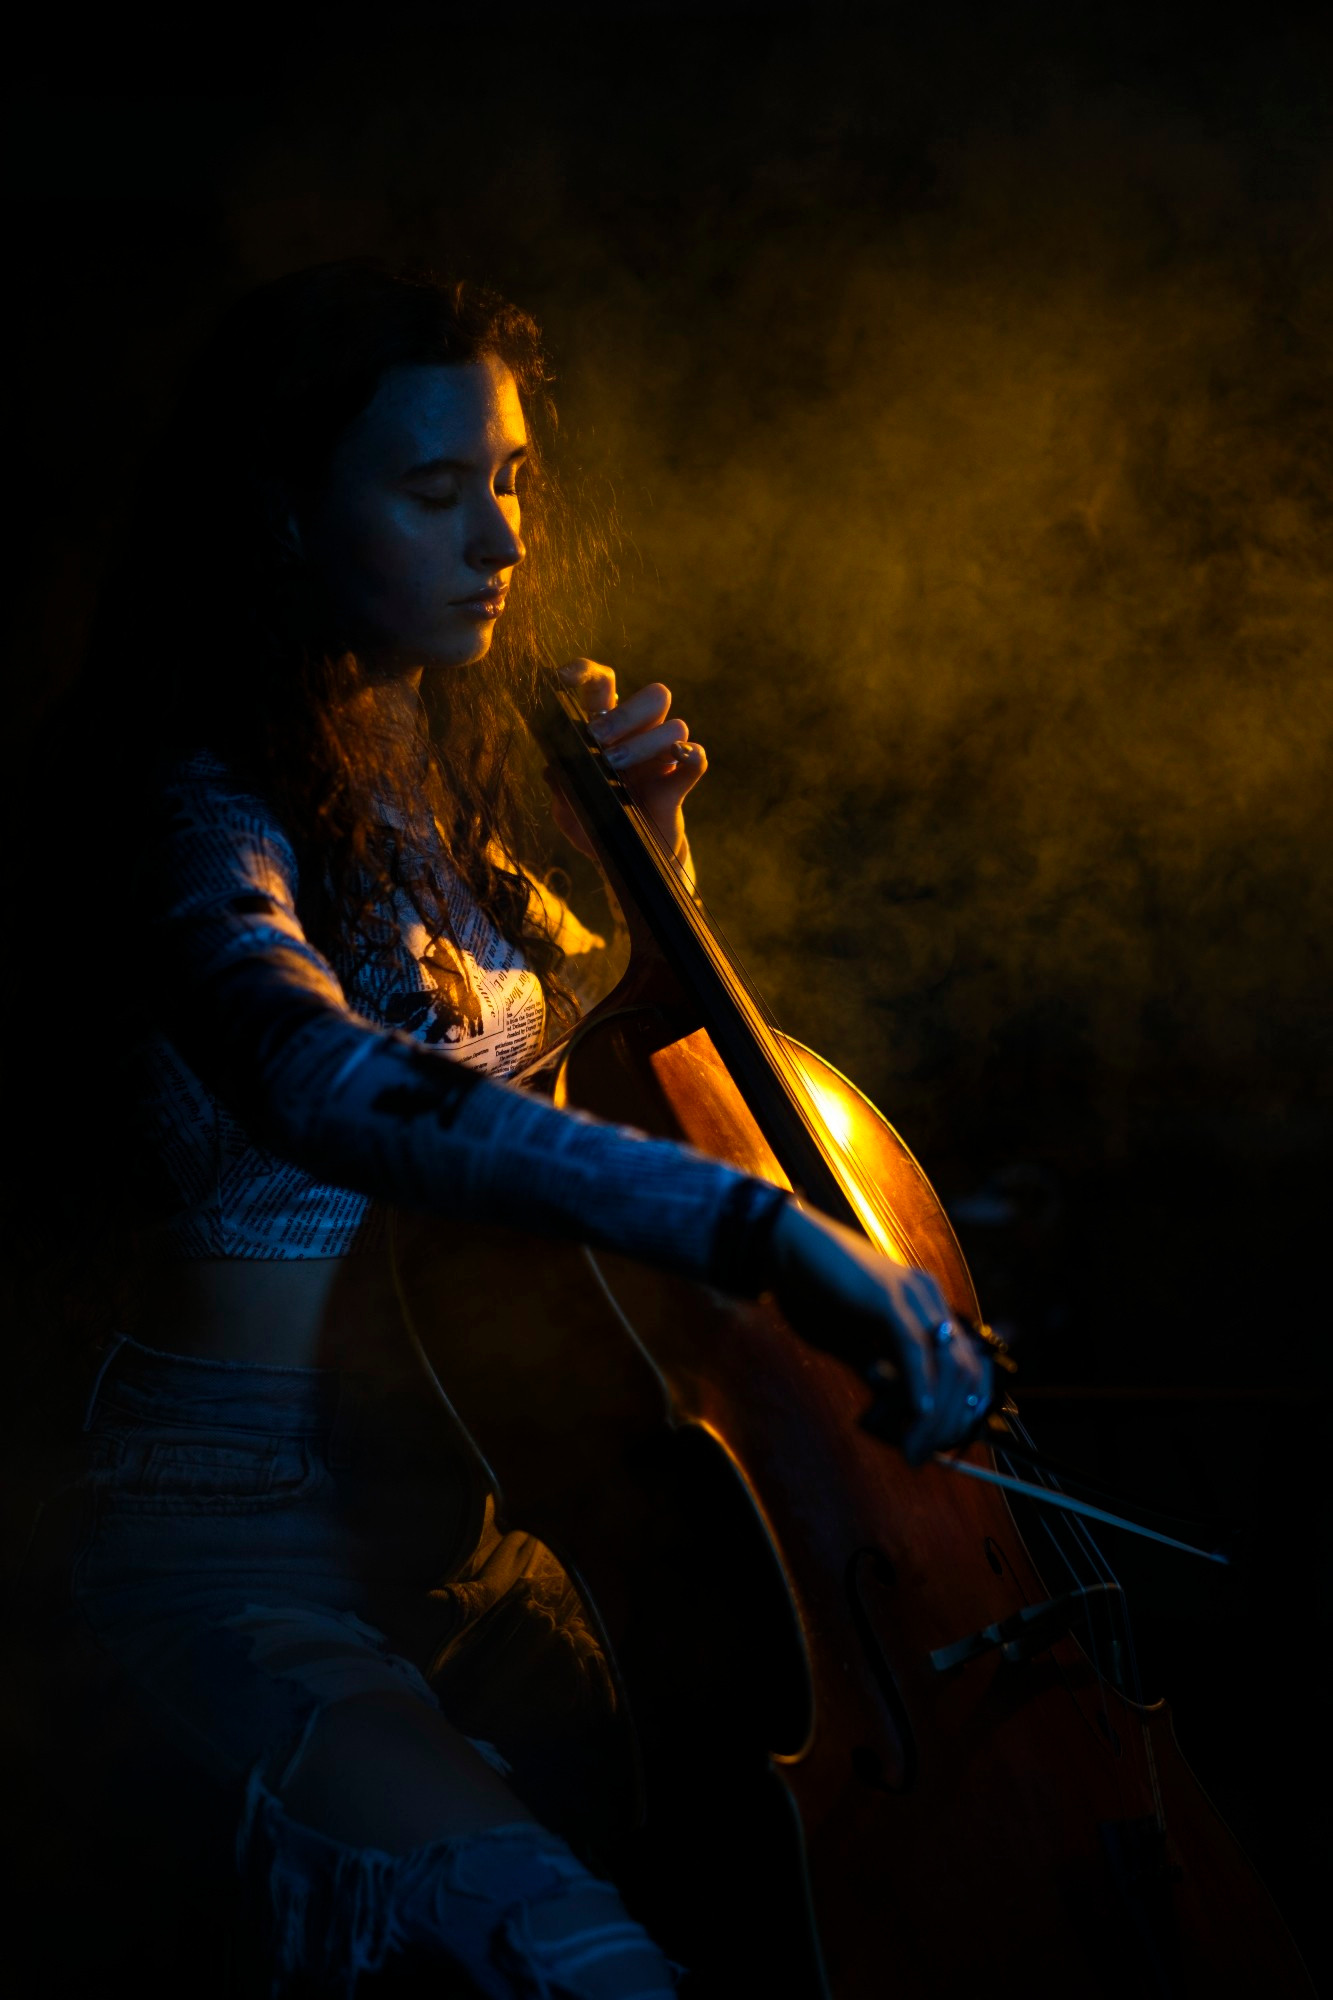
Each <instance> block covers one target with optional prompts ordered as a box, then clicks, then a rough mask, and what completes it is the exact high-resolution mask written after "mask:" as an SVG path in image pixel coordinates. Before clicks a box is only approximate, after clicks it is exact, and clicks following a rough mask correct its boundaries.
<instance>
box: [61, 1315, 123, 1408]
mask: <svg viewBox="0 0 1333 2000" xmlns="http://www.w3.org/2000/svg"><path fill="white" fill-rule="evenodd" d="M124 1345H125V1336H124V1334H123V1333H111V1334H108V1335H107V1336H106V1353H105V1354H104V1355H103V1356H102V1359H101V1360H100V1361H99V1362H98V1364H97V1373H96V1374H95V1375H94V1376H93V1381H92V1387H91V1388H90V1389H89V1391H88V1400H87V1402H86V1403H85V1405H84V1409H83V1422H82V1424H81V1425H80V1426H79V1428H80V1429H81V1430H84V1431H90V1430H91V1429H92V1427H93V1411H94V1410H95V1409H96V1407H97V1398H98V1397H99V1396H100V1395H101V1393H102V1377H103V1376H104V1375H105V1374H106V1371H107V1369H108V1368H109V1367H110V1366H111V1364H112V1362H113V1361H114V1360H115V1358H116V1356H117V1355H118V1354H119V1353H120V1350H121V1348H122V1347H123V1346H124ZM96 1351H97V1350H96V1349H95V1348H94V1350H93V1352H94V1353H96ZM65 1407H66V1409H68V1407H69V1405H68V1404H66V1406H65ZM66 1421H68V1419H66Z"/></svg>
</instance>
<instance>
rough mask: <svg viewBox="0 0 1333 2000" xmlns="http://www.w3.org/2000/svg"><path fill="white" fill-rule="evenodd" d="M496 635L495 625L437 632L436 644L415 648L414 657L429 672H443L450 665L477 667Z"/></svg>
mask: <svg viewBox="0 0 1333 2000" xmlns="http://www.w3.org/2000/svg"><path fill="white" fill-rule="evenodd" d="M494 637H495V627H494V626H493V625H486V626H484V627H482V629H481V630H478V629H477V627H476V626H472V627H471V628H470V629H469V630H468V631H467V632H466V633H450V634H448V635H446V634H444V633H436V634H435V635H434V640H435V642H434V644H433V645H426V646H422V647H420V648H419V649H414V657H415V658H416V659H418V660H420V661H421V662H422V664H423V665H424V666H425V668H426V671H427V672H428V673H437V672H442V671H444V670H445V669H446V668H449V667H475V666H477V665H478V664H479V663H480V662H481V661H482V660H484V659H485V658H486V655H487V654H488V653H489V652H490V650H491V641H492V639H493V638H494Z"/></svg>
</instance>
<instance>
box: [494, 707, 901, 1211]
mask: <svg viewBox="0 0 1333 2000" xmlns="http://www.w3.org/2000/svg"><path fill="white" fill-rule="evenodd" d="M533 729H534V733H535V735H536V736H537V739H538V741H539V743H540V744H541V746H542V748H543V750H544V751H545V752H546V754H547V756H548V758H549V759H550V761H551V764H552V766H553V767H554V769H555V770H556V771H557V772H558V773H559V776H560V780H561V783H562V784H563V786H564V788H565V790H566V792H567V793H568V794H569V797H570V799H571V802H572V804H573V805H574V807H575V810H576V812H577V813H578V816H579V818H580V820H581V821H582V823H583V825H584V827H585V829H586V831H587V833H588V836H589V838H590V839H591V840H592V842H593V845H594V847H595V848H596V849H597V851H598V853H599V855H600V857H601V859H602V861H603V863H604V865H605V867H606V869H607V873H608V874H609V875H610V877H611V879H612V882H613V884H614V885H615V887H616V890H617V893H618V894H619V895H620V897H621V900H622V902H624V901H628V903H629V904H630V905H632V909H627V910H626V917H627V919H630V920H631V921H632V920H633V919H634V918H637V920H638V922H639V923H640V924H641V925H642V926H644V927H645V928H646V929H647V930H648V932H649V933H650V934H651V936H652V939H653V943H654V945H655V947H656V949H657V951H658V952H659V953H660V955H661V957H662V959H663V961H664V962H665V964H666V966H667V968H668V969H669V971H670V973H671V976H672V978H673V979H674V981H675V983H676V985H677V986H678V987H679V989H680V991H681V993H682V994H683V995H684V996H685V998H686V1000H687V1001H688V1003H689V1005H690V1007H691V1010H692V1011H693V1012H694V1013H695V1014H696V1015H697V1017H698V1020H699V1022H700V1024H701V1025H702V1026H703V1027H704V1028H705V1029H706V1030H707V1032H708V1035H709V1037H710V1039H711V1040H712V1042H713V1045H714V1047H715V1048H716V1049H717V1052H718V1054H719V1055H720V1056H721V1058H722V1060H723V1062H724V1063H725V1064H726V1067H727V1069H728V1071H729V1072H730V1074H731V1076H732V1079H733V1081H734V1082H735V1084H736V1086H737V1088H738V1089H739V1091H740V1093H741V1095H742V1097H743V1098H744V1099H745V1101H746V1103H747V1105H748V1106H749V1109H750V1111H751V1113H752V1115H753V1117H754V1119H755V1121H756V1123H757V1124H758V1125H759V1128H760V1130H761V1131H762V1132H763V1134H764V1137H765V1139H767V1141H768V1143H769V1145H770V1146H771V1147H772V1149H773V1152H774V1154H775V1156H776V1157H777V1159H778V1161H779V1162H780V1164H781V1166H782V1169H783V1171H784V1173H785V1174H786V1175H787V1177H788V1179H789V1180H790V1182H791V1184H792V1186H793V1187H794V1188H795V1189H796V1190H797V1191H798V1192H799V1193H800V1194H801V1195H802V1196H804V1197H806V1198H808V1199H809V1200H810V1201H812V1202H813V1203H814V1204H815V1206H816V1207H818V1208H820V1209H822V1210H823V1211H824V1213H825V1214H826V1215H831V1216H833V1217H834V1218H835V1219H836V1220H838V1221H840V1222H846V1223H847V1224H848V1225H849V1226H850V1227H853V1228H860V1227H861V1226H862V1224H861V1222H860V1219H859V1218H858V1215H857V1212H856V1208H855V1206H854V1205H853V1203H852V1202H851V1201H850V1200H849V1199H848V1195H847V1192H846V1189H845V1185H844V1172H843V1171H840V1170H839V1167H838V1165H837V1164H836V1163H835V1159H834V1157H833V1154H832V1151H831V1148H830V1145H829V1140H828V1135H827V1133H826V1132H825V1131H824V1130H823V1128H822V1123H821V1121H820V1119H819V1116H818V1113H817V1111H816V1110H815V1108H814V1107H813V1105H812V1104H811V1103H810V1102H809V1099H808V1096H807V1095H806V1093H804V1092H803V1091H802V1090H801V1089H800V1088H799V1083H798V1080H797V1079H796V1077H795V1075H794V1072H793V1069H792V1064H791V1060H790V1058H789V1057H788V1056H787V1055H786V1053H785V1051H784V1048H783V1045H782V1042H781V1039H780V1037H779V1036H778V1034H777V1033H776V1030H775V1028H774V1024H773V1021H772V1019H771V1017H770V1016H769V1014H768V1010H767V1009H766V1008H765V1006H764V1004H763V1002H762V1001H761V1000H760V999H759V997H758V995H757V994H756V993H755V991H754V989H753V987H752V986H751V984H750V982H749V980H748V979H747V978H746V976H745V974H744V972H743V971H742V970H741V968H740V966H739V964H738V962H737V960H736V958H735V956H734V954H733V953H732V952H731V950H730V949H729V947H728V946H727V945H726V943H725V942H724V941H723V939H722V938H721V936H720V934H719V933H718V931H717V928H716V926H715V925H714V924H713V923H712V922H711V920H710V919H709V917H708V914H707V912H706V910H705V909H704V907H703V905H702V903H701V902H700V901H699V899H698V897H697V896H696V894H695V893H694V888H693V884H692V883H691V882H690V881H689V880H688V878H687V876H686V874H685V871H684V870H683V868H682V867H681V865H680V863H679V862H678V861H677V860H676V858H675V857H674V855H672V854H671V853H670V852H669V851H668V850H667V848H666V846H665V844H664V843H663V841H662V840H661V838H660V836H659V835H658V834H657V832H656V829H655V828H654V827H653V826H652V825H651V823H650V821H649V820H648V819H647V817H646V815H645V814H644V813H643V811H642V810H641V809H640V807H639V806H638V804H637V803H636V801H635V800H634V798H633V795H632V794H631V792H630V790H629V788H628V786H627V785H626V784H625V783H624V781H623V780H622V779H621V778H620V776H619V775H618V773H617V772H616V770H615V768H614V766H613V765H612V764H611V762H610V760H609V759H608V758H607V757H606V755H605V753H604V752H603V750H602V748H601V746H600V745H599V744H598V742H597V740H596V738H595V737H594V736H593V734H592V732H591V730H590V729H589V728H588V725H587V722H586V721H585V719H584V717H583V713H582V711H581V709H580V708H579V705H578V703H577V701H576V700H575V699H574V697H573V695H572V694H571V693H570V692H569V690H568V689H567V688H565V687H563V686H562V685H561V683H560V682H559V681H557V680H555V679H554V677H552V678H551V679H550V680H549V681H548V682H547V684H546V687H545V691H544V696H543V699H542V702H541V704H540V706H539V709H538V711H537V714H536V715H535V717H534V718H533Z"/></svg>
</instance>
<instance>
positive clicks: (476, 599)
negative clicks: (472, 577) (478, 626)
mask: <svg viewBox="0 0 1333 2000" xmlns="http://www.w3.org/2000/svg"><path fill="white" fill-rule="evenodd" d="M508 594H509V593H508V592H507V591H506V590H504V589H502V588H496V589H491V590H474V591H473V593H472V595H471V596H470V597H455V598H454V600H453V608H454V610H455V611H475V612H476V613H477V615H478V617H481V618H498V617H499V615H500V613H501V612H502V611H503V610H504V602H505V598H506V597H507V596H508Z"/></svg>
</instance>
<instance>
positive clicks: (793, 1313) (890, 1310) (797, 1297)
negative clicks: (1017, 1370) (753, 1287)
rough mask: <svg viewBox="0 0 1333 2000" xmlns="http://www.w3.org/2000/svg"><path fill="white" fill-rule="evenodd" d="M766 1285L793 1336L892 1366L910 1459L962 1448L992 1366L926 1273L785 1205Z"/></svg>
mask: <svg viewBox="0 0 1333 2000" xmlns="http://www.w3.org/2000/svg"><path fill="white" fill-rule="evenodd" d="M769 1285H770V1288H771V1290H772V1292H773V1295H774V1297H775V1298H776V1300H777V1302H778V1305H779V1306H780V1307H781V1308H782V1312H783V1316H784V1317H785V1318H786V1320H787V1321H788V1322H789V1324H790V1325H791V1327H792V1329H793V1331H794V1332H796V1333H799V1334H800V1335H801V1336H802V1337H803V1338H804V1339H806V1340H808V1341H809V1342H810V1343H811V1345H812V1346H814V1347H822V1348H825V1349H827V1350H828V1351H829V1352H830V1353H833V1354H837V1355H838V1356H840V1358H841V1359H842V1360H844V1361H849V1362H851V1364H852V1365H853V1366H854V1367H856V1368H859V1369H860V1370H861V1371H862V1372H863V1373H864V1372H865V1371H866V1370H868V1369H870V1368H871V1367H873V1365H874V1364H875V1363H876V1362H888V1363H890V1364H891V1366H892V1367H893V1368H894V1369H895V1370H896V1371H897V1374H898V1377H899V1381H900V1383H901V1392H902V1399H903V1406H904V1415H903V1428H902V1432H901V1434H900V1436H899V1437H898V1439H897V1440H896V1442H897V1444H898V1446H899V1448H900V1449H901V1451H902V1452H903V1453H904V1455H905V1456H906V1458H907V1459H908V1460H909V1462H910V1463H911V1464H913V1465H920V1464H921V1463H922V1462H923V1460H925V1459H927V1458H929V1456H930V1454H931V1453H932V1452H934V1451H945V1450H947V1449H948V1448H949V1447H950V1446H951V1445H956V1444H961V1443H962V1442H963V1440H964V1439H965V1438H966V1437H967V1436H968V1435H969V1434H970V1433H971V1432H972V1431H973V1430H975V1428H976V1425H977V1423H978V1421H979V1420H980V1418H981V1417H982V1416H983V1415H984V1413H985V1411H986V1409H987V1408H988V1406H989V1404H990V1401H991V1397H992V1394H993V1392H994V1391H993V1380H992V1363H991V1359H990V1356H989V1355H988V1354H987V1353H986V1351H985V1349H984V1347H983V1346H982V1345H981V1343H980V1342H979V1341H978V1340H977V1339H976V1338H975V1337H974V1336H973V1335H972V1334H970V1333H969V1332H968V1330H967V1328H966V1327H964V1326H963V1325H961V1324H960V1323H959V1322H958V1321H957V1320H956V1319H955V1318H954V1317H953V1315H952V1313H951V1312H950V1310H949V1307H948V1305H947V1304H946V1303H945V1300H944V1295H943V1293H942V1292H941V1291H940V1288H939V1286H938V1285H937V1284H936V1283H935V1280H934V1279H933V1278H932V1277H931V1276H930V1275H929V1273H928V1272H926V1271H915V1270H912V1269H911V1268H909V1267H908V1266H907V1265H904V1264H894V1263H892V1262H890V1260H889V1259H888V1258H887V1257H881V1256H880V1254H879V1252H878V1251H876V1250H873V1249H872V1248H871V1247H870V1245H869V1244H868V1243H867V1242H866V1240H865V1238H864V1237H862V1236H857V1235H856V1234H854V1232H853V1231H852V1230H850V1229H844V1228H843V1227H842V1226H841V1224H840V1223H837V1222H832V1221H830V1220H829V1218H828V1217H827V1216H825V1215H819V1214H817V1213H814V1212H813V1211H811V1210H809V1209H803V1208H801V1207H799V1206H798V1205H797V1203H796V1202H795V1201H789V1202H788V1203H787V1204H786V1205H785V1207H784V1208H783V1210H782V1212H781V1213H780V1215H779V1216H778V1220H777V1224H776V1226H775V1228H774V1231H773V1238H772V1268H771V1270H770V1273H769Z"/></svg>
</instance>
